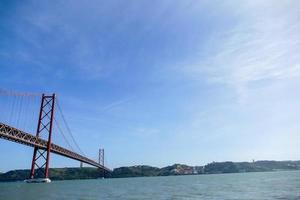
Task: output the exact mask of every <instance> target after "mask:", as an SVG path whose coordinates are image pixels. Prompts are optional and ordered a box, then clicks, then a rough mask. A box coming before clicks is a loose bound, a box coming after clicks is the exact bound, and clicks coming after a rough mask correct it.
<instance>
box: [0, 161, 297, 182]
mask: <svg viewBox="0 0 300 200" xmlns="http://www.w3.org/2000/svg"><path fill="white" fill-rule="evenodd" d="M282 170H300V161H256V162H212V163H209V164H207V165H204V166H188V165H183V164H174V165H171V166H167V167H163V168H158V167H152V166H146V165H136V166H129V167H119V168H115V169H114V170H113V171H112V173H110V174H108V173H103V171H101V170H99V169H96V168H92V167H84V168H51V169H50V172H49V174H50V179H51V180H73V179H97V178H102V177H103V176H105V177H106V178H125V177H147V176H171V175H197V174H221V173H243V172H267V171H282ZM28 175H29V170H28V169H24V170H12V171H9V172H6V173H2V174H0V181H1V182H6V181H23V180H25V179H27V178H28Z"/></svg>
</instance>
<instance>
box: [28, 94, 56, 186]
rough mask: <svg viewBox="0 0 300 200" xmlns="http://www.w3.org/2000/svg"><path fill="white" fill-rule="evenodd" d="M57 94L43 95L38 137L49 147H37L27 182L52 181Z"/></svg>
mask: <svg viewBox="0 0 300 200" xmlns="http://www.w3.org/2000/svg"><path fill="white" fill-rule="evenodd" d="M54 105H55V94H53V95H51V96H46V95H45V94H43V95H42V100H41V107H40V113H39V119H38V126H37V132H36V137H37V138H41V139H44V140H46V141H47V148H46V149H42V148H38V147H35V148H34V150H33V156H32V163H31V170H30V176H29V179H28V180H26V182H50V179H49V162H50V150H51V136H52V125H53V117H54Z"/></svg>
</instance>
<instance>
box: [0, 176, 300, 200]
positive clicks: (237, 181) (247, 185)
mask: <svg viewBox="0 0 300 200" xmlns="http://www.w3.org/2000/svg"><path fill="white" fill-rule="evenodd" d="M14 199H18V200H19V199H20V200H35V199H45V200H54V199H60V200H64V199H65V200H69V199H70V200H76V199H78V200H110V199H117V200H126V199H136V200H143V199H149V200H150V199H154V200H167V199H174V200H175V199H218V200H219V199H228V200H229V199H230V200H233V199H239V200H242V199H245V200H246V199H247V200H250V199H253V200H254V199H257V200H267V199H281V200H283V199H289V200H296V199H297V200H298V199H300V171H280V172H258V173H238V174H215V175H193V176H169V177H145V178H119V179H97V180H71V181H53V182H52V183H48V184H28V183H23V182H13V183H0V200H14Z"/></svg>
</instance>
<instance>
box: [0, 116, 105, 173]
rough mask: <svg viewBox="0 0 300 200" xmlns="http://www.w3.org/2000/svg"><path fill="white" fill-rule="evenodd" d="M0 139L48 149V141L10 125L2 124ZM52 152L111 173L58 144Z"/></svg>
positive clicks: (53, 147) (52, 148) (52, 146)
mask: <svg viewBox="0 0 300 200" xmlns="http://www.w3.org/2000/svg"><path fill="white" fill-rule="evenodd" d="M0 138H3V139H6V140H10V141H13V142H17V143H20V144H23V145H27V146H31V147H38V148H40V149H47V143H48V142H47V141H46V140H44V139H41V138H37V137H36V136H34V135H31V134H29V133H25V132H23V131H21V130H18V129H16V128H13V127H11V126H9V125H6V124H3V123H1V122H0ZM50 151H51V152H52V153H55V154H58V155H62V156H65V157H68V158H71V159H74V160H78V161H81V162H83V163H86V164H89V165H92V166H95V167H98V168H100V169H104V170H105V171H109V172H110V171H111V170H110V169H108V168H106V167H104V166H103V165H100V164H99V163H97V162H95V161H93V160H91V159H89V158H87V157H85V156H82V155H80V154H77V153H75V152H73V151H70V150H68V149H65V148H63V147H60V146H58V145H56V144H53V143H52V144H51V149H50Z"/></svg>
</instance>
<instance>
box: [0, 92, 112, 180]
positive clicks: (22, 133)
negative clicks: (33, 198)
mask: <svg viewBox="0 0 300 200" xmlns="http://www.w3.org/2000/svg"><path fill="white" fill-rule="evenodd" d="M0 96H1V97H2V98H1V99H0V105H1V107H0V138H2V139H5V140H9V141H12V142H16V143H19V144H22V145H26V146H30V147H33V156H32V163H31V170H30V174H29V179H28V181H29V182H34V181H36V180H42V181H49V180H50V179H49V163H50V154H51V153H55V154H58V155H61V156H64V157H68V158H71V159H74V160H77V161H80V162H82V163H86V164H89V165H92V166H94V167H97V168H99V169H101V170H102V171H104V172H110V171H111V170H110V169H108V168H107V167H105V166H104V150H101V151H100V152H99V156H100V157H99V162H96V161H94V160H92V159H90V158H88V157H86V156H85V154H84V153H83V152H82V150H81V149H80V147H79V145H78V144H77V142H76V140H75V139H74V136H73V134H72V131H71V129H70V127H69V125H68V123H67V121H66V118H65V117H64V115H63V112H62V109H61V107H60V105H59V103H58V101H57V97H56V95H55V94H52V95H45V94H42V95H41V94H34V93H16V92H10V91H7V90H3V89H0ZM38 101H40V105H39V109H36V107H37V104H38ZM56 108H57V109H56ZM36 110H38V113H36V112H35V111H36ZM55 110H58V113H59V114H60V115H56V114H55V112H54V111H55ZM36 117H37V118H36ZM36 119H37V128H36V130H34V124H33V123H32V122H33V121H36ZM60 121H62V123H63V126H61V125H60ZM35 126H36V124H35ZM21 129H22V130H21ZM33 132H35V134H34V135H33V134H32V133H33ZM65 133H68V135H69V137H70V138H71V140H70V139H68V138H67V136H66V134H65ZM58 135H60V136H62V138H63V140H64V141H65V143H66V146H68V147H67V148H65V147H62V146H61V145H57V144H54V143H53V142H52V139H53V136H56V137H57V136H58Z"/></svg>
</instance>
